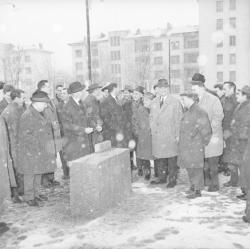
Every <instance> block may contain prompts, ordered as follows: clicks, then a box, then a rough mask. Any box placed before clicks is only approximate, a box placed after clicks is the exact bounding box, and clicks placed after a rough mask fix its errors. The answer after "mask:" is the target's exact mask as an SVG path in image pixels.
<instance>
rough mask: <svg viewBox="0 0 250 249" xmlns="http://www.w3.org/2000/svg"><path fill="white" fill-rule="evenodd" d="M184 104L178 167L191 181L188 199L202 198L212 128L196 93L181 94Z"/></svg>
mask: <svg viewBox="0 0 250 249" xmlns="http://www.w3.org/2000/svg"><path fill="white" fill-rule="evenodd" d="M181 98H182V102H183V105H184V107H185V109H186V110H187V111H186V112H185V113H184V115H183V118H182V120H181V126H180V141H179V153H178V165H179V166H180V167H181V168H185V169H186V170H187V173H188V177H189V181H190V189H189V190H188V191H187V198H190V199H193V198H197V197H200V196H201V190H202V189H203V188H204V173H203V168H204V159H205V158H204V154H205V146H206V145H208V143H209V141H210V138H211V136H212V128H211V125H210V121H209V118H208V115H207V113H206V111H204V110H203V109H201V108H200V107H199V106H198V105H197V99H198V96H197V94H195V93H191V92H186V93H183V94H181Z"/></svg>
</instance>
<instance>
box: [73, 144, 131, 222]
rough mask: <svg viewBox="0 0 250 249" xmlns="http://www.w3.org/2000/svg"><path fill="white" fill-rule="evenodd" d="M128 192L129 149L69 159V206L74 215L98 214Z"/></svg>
mask: <svg viewBox="0 0 250 249" xmlns="http://www.w3.org/2000/svg"><path fill="white" fill-rule="evenodd" d="M131 191H132V187H131V170H130V159H129V150H128V149H118V148H112V149H110V150H108V151H105V152H99V153H93V154H90V155H87V156H85V157H82V158H79V159H77V160H75V161H72V162H71V165H70V208H71V213H72V215H74V216H84V217H86V218H95V217H98V216H100V215H102V214H104V213H105V212H106V211H108V210H110V209H111V208H113V207H114V206H116V205H117V204H118V203H120V202H122V201H123V200H125V199H126V198H127V197H128V196H129V195H130V193H131Z"/></svg>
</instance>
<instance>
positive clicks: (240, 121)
mask: <svg viewBox="0 0 250 249" xmlns="http://www.w3.org/2000/svg"><path fill="white" fill-rule="evenodd" d="M230 131H231V136H230V137H229V143H228V148H227V150H226V151H225V153H224V156H223V160H224V161H225V162H226V163H230V164H235V165H238V166H240V165H241V164H242V159H243V154H244V152H245V149H246V146H247V142H248V133H249V131H250V100H247V101H245V102H243V103H242V104H240V105H238V106H237V108H236V109H235V111H234V114H233V118H232V121H231V126H230Z"/></svg>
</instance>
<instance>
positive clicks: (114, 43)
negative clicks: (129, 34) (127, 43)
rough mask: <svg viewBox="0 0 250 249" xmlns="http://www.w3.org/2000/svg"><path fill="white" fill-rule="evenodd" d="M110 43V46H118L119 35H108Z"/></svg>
mask: <svg viewBox="0 0 250 249" xmlns="http://www.w3.org/2000/svg"><path fill="white" fill-rule="evenodd" d="M110 45H111V46H112V47H115V46H120V37H119V36H112V37H110Z"/></svg>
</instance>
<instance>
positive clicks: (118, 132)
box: [101, 83, 124, 147]
mask: <svg viewBox="0 0 250 249" xmlns="http://www.w3.org/2000/svg"><path fill="white" fill-rule="evenodd" d="M106 90H107V91H108V96H107V97H106V98H105V99H104V101H103V102H102V105H101V118H102V120H103V137H104V140H110V141H111V144H112V146H113V147H122V144H123V140H124V132H123V123H122V108H121V106H120V105H119V104H118V103H117V100H116V97H117V94H118V86H117V84H116V83H110V84H109V85H107V86H105V87H104V88H102V91H106Z"/></svg>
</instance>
